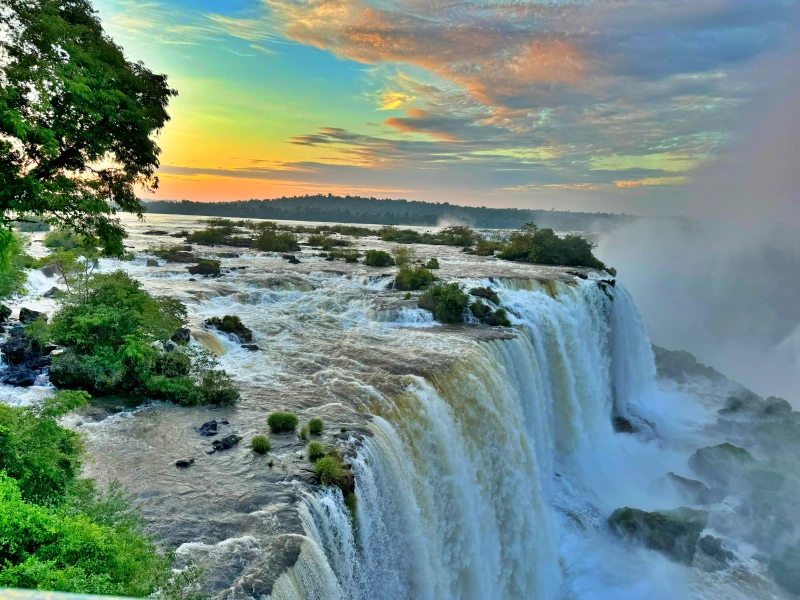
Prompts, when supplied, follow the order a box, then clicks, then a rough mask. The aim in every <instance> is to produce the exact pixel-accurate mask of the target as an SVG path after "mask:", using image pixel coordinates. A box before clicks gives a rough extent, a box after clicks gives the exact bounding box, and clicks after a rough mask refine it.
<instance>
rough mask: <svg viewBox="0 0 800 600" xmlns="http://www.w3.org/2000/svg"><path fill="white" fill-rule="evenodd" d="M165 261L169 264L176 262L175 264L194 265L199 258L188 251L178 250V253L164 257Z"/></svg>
mask: <svg viewBox="0 0 800 600" xmlns="http://www.w3.org/2000/svg"><path fill="white" fill-rule="evenodd" d="M189 249H190V250H191V246H189ZM163 258H164V260H166V261H167V262H174V263H193V262H197V257H196V256H195V255H194V254H192V253H191V252H189V251H188V250H178V251H177V252H173V253H172V254H168V255H167V256H164V257H163Z"/></svg>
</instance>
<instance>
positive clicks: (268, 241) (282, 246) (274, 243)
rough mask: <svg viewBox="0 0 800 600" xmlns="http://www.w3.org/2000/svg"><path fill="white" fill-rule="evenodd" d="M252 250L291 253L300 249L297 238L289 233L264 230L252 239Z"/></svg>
mask: <svg viewBox="0 0 800 600" xmlns="http://www.w3.org/2000/svg"><path fill="white" fill-rule="evenodd" d="M252 246H253V248H255V249H256V250H262V251H264V252H293V251H295V250H299V249H300V245H299V244H298V243H297V237H296V236H295V235H294V234H292V233H289V232H280V233H279V232H276V231H273V230H271V229H264V230H263V231H262V232H261V233H259V234H258V236H256V237H255V239H253V244H252Z"/></svg>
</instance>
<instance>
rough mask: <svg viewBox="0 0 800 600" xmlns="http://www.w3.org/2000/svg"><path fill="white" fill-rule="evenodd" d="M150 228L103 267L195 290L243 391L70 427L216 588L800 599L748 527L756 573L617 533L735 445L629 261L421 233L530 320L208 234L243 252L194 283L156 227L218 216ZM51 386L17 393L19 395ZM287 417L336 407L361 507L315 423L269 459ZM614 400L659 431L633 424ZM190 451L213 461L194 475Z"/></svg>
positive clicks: (179, 294)
mask: <svg viewBox="0 0 800 600" xmlns="http://www.w3.org/2000/svg"><path fill="white" fill-rule="evenodd" d="M127 225H128V229H129V231H130V233H131V237H130V239H129V244H130V245H131V246H132V248H131V249H132V250H134V251H135V252H136V258H135V260H133V261H131V262H117V261H110V260H109V261H105V260H104V261H103V262H102V265H101V268H102V269H103V270H112V269H117V268H121V269H124V270H126V271H127V272H129V273H130V274H131V275H133V276H134V277H136V278H137V279H139V280H140V281H141V282H142V283H143V285H144V287H145V288H146V289H147V290H148V291H150V292H152V293H154V294H156V295H171V296H173V297H176V298H178V299H179V300H181V301H182V302H184V303H185V304H186V305H187V307H188V309H189V314H190V327H191V328H192V329H193V330H194V331H195V332H197V333H195V334H194V339H193V341H192V343H193V344H198V345H203V346H205V347H206V348H209V349H213V350H215V352H216V353H217V354H221V356H220V357H219V363H220V366H221V367H222V368H224V369H226V370H227V371H228V372H229V373H230V374H231V375H232V376H233V377H234V378H235V379H236V380H237V381H238V382H239V383H240V384H241V386H242V401H241V402H240V403H239V404H238V405H237V406H236V407H235V408H226V409H220V410H214V409H209V408H180V407H175V406H171V405H168V404H164V403H153V402H148V403H146V404H145V405H142V406H138V407H131V406H126V405H125V403H123V402H120V401H114V400H108V401H105V402H104V403H101V406H99V407H95V408H93V409H91V410H88V411H84V412H83V413H81V414H77V415H73V416H71V417H70V418H69V423H70V424H71V425H72V426H74V427H76V428H77V429H78V430H79V431H81V432H83V433H85V434H86V438H87V441H88V446H89V450H90V455H91V461H90V463H89V464H88V465H87V466H86V469H85V471H86V474H87V475H88V476H92V477H96V478H98V479H99V480H100V481H102V482H109V481H111V480H118V481H120V482H121V483H122V484H123V485H124V486H125V487H126V488H127V489H128V490H130V491H131V492H132V493H133V494H135V496H136V498H137V499H138V501H139V503H140V504H141V506H142V510H143V513H144V516H145V518H146V519H147V521H148V523H149V528H150V530H151V532H152V533H153V534H154V535H155V536H156V537H157V538H158V539H159V540H160V541H161V542H162V543H164V544H166V545H169V546H172V547H176V548H177V556H178V562H177V565H176V566H178V567H181V566H183V565H185V564H187V563H188V562H189V561H192V562H195V563H198V564H201V565H202V566H203V567H204V569H205V582H206V583H205V585H206V591H207V594H208V596H209V597H215V596H220V597H223V598H266V597H272V598H276V599H294V598H311V599H316V598H320V599H328V598H330V599H354V600H355V599H364V600H366V599H404V598H408V599H428V598H429V599H459V598H460V599H473V598H474V599H478V598H481V599H493V598H497V599H501V598H503V599H506V598H507V599H518V598H539V599H543V600H549V599H554V600H555V599H564V600H567V599H581V600H583V599H598V600H600V599H603V600H606V599H608V600H611V599H614V600H625V599H641V598H647V599H648V600H661V599H664V600H667V599H669V600H674V599H676V598H703V599H708V600H711V599H720V598H725V599H731V600H736V599H742V600H744V599H761V598H763V599H766V598H782V597H783V596H782V595H781V594H782V592H780V591H779V590H778V589H777V588H776V587H775V586H774V585H773V584H772V583H771V582H770V580H769V579H768V577H767V576H766V575H765V567H764V566H763V564H762V563H760V562H758V561H757V560H755V559H754V558H753V556H754V555H755V554H756V553H755V550H754V549H752V548H749V547H747V546H746V545H745V544H740V543H739V542H738V541H737V540H727V543H728V544H729V545H733V546H735V547H736V550H737V557H738V561H737V564H736V565H735V567H732V568H727V569H723V570H720V569H712V568H702V565H700V566H697V565H696V566H695V567H692V568H689V567H684V566H681V565H677V564H675V563H672V562H670V561H668V560H667V559H666V558H664V557H663V556H661V555H659V554H656V553H653V552H650V551H647V550H644V549H642V548H638V547H635V546H631V545H629V544H626V543H624V542H622V541H620V540H618V539H616V538H615V537H613V536H612V535H610V534H609V532H608V530H607V527H606V525H605V519H606V517H607V516H608V515H609V514H610V513H611V512H612V511H613V510H614V509H615V508H618V507H621V506H636V507H639V508H643V509H646V510H652V509H664V508H673V507H675V506H676V504H674V503H673V502H674V501H673V499H670V498H664V497H653V494H651V493H650V492H648V491H647V490H648V486H649V484H650V483H651V482H652V481H653V480H655V479H657V478H658V477H661V476H662V475H664V474H665V473H666V472H668V471H674V472H676V473H678V474H681V475H686V476H691V474H690V473H688V472H687V467H686V462H687V459H688V457H689V456H690V455H691V454H692V453H693V452H694V451H695V450H696V449H697V448H698V447H700V446H703V445H706V444H708V443H711V442H713V441H714V440H713V439H712V437H711V434H709V433H708V426H709V425H710V424H711V423H712V422H713V419H714V411H715V410H716V408H719V406H715V405H713V402H711V401H709V400H708V398H710V397H712V396H713V394H712V395H709V394H706V395H705V396H702V397H701V395H699V394H697V395H693V394H692V393H691V392H690V391H687V390H686V389H677V388H675V387H674V386H672V387H670V386H664V385H660V384H659V382H658V381H657V380H656V369H655V365H654V361H653V354H652V351H651V347H650V342H649V340H648V338H647V335H646V332H645V327H644V324H643V323H642V320H641V318H640V316H639V313H638V311H637V309H636V306H635V303H634V300H633V299H632V298H631V297H630V295H629V294H628V293H627V291H626V290H625V288H624V285H623V282H624V274H622V277H621V278H620V282H618V283H617V285H616V287H615V288H609V287H605V289H603V287H601V286H599V285H598V283H597V280H598V279H602V278H607V277H606V276H604V275H601V274H597V273H591V272H588V271H584V270H581V269H571V270H565V269H561V268H554V267H537V266H533V265H520V264H511V263H505V262H502V261H499V260H497V259H494V258H485V257H476V256H469V255H466V254H464V253H462V252H460V249H458V248H449V247H440V246H417V247H415V251H416V253H417V256H418V258H420V259H422V260H423V261H427V260H428V258H431V257H433V256H436V257H437V258H438V260H439V262H440V263H441V264H442V269H441V271H440V272H439V273H437V274H438V275H439V276H440V277H442V278H443V279H446V280H458V281H461V282H463V283H464V284H465V286H466V287H468V288H470V287H475V286H479V285H485V286H491V287H492V288H494V289H495V290H496V291H497V292H498V295H499V297H500V303H501V304H502V305H503V306H504V307H506V308H507V309H508V310H509V314H510V318H511V321H512V324H513V327H512V328H508V329H502V328H496V329H491V328H487V327H484V326H480V325H464V326H442V325H439V324H436V323H434V322H432V320H431V317H430V315H429V313H426V312H425V311H422V310H420V309H418V308H416V304H415V301H414V300H413V299H412V300H406V299H405V297H404V294H403V293H401V292H395V291H393V290H391V289H388V287H387V286H388V284H389V283H390V282H391V280H392V277H391V275H392V273H393V271H394V270H393V269H391V268H389V269H374V268H368V267H365V266H364V265H361V264H359V265H351V264H345V263H343V262H341V261H337V262H328V261H325V260H324V259H322V258H319V257H316V256H314V255H315V254H316V253H315V251H313V250H312V249H310V248H308V247H304V249H303V250H302V252H298V253H296V254H297V256H298V258H299V259H300V261H301V263H300V264H299V265H290V264H289V263H288V262H287V261H285V260H283V259H282V258H281V256H280V255H278V254H270V253H260V252H254V251H250V250H242V249H235V248H219V247H217V248H204V247H202V246H195V251H196V252H197V253H198V254H199V255H201V256H203V257H209V258H216V257H220V255H221V253H225V252H233V253H239V254H240V256H238V257H227V256H226V257H224V258H221V260H222V267H223V276H222V277H220V278H217V279H207V278H193V277H192V276H190V275H189V274H188V273H187V272H186V269H185V266H184V265H178V264H167V263H164V262H163V261H160V262H161V264H160V265H159V266H158V267H147V266H146V264H145V261H146V259H147V258H153V256H152V254H150V253H148V248H151V247H153V246H154V245H158V244H162V243H175V241H176V240H175V239H174V238H170V237H165V236H157V235H156V236H153V235H147V234H146V233H147V231H148V230H159V229H166V230H170V231H173V230H181V229H187V230H192V229H196V228H199V227H201V226H202V224H201V223H200V221H199V219H196V218H191V217H177V216H159V215H154V216H151V217H148V221H147V222H146V223H139V222H136V221H128V222H127ZM34 237H35V238H40V237H41V236H40V235H38V236H34ZM357 243H358V244H359V246H361V247H362V248H381V249H389V248H390V247H391V244H386V243H383V242H380V241H378V240H376V239H375V238H365V239H362V240H359V241H357ZM41 251H42V249H41V247H40V245H38V242H36V241H34V245H33V249H32V252H33V253H37V252H41ZM582 277H585V278H582ZM52 285H56V282H55V280H54V279H53V278H46V277H44V276H41V274H39V273H37V274H35V275H34V276H33V277H32V280H31V289H32V291H31V293H30V294H29V295H28V296H27V297H25V298H23V299H21V300H20V301H19V302H17V306H19V305H24V306H28V307H31V308H38V309H42V310H48V311H52V310H53V308H54V306H53V304H52V302H51V301H49V300H46V299H42V298H41V297H40V294H41V293H42V292H43V291H45V290H46V289H49V287H51V286H52ZM226 314H234V315H237V316H239V317H240V318H241V319H242V321H243V322H244V323H245V325H247V326H248V327H250V328H251V329H252V330H253V332H254V339H253V342H254V343H256V344H257V345H258V346H259V347H260V351H258V352H249V351H247V350H245V349H243V348H242V347H241V346H239V344H238V343H236V341H235V340H234V339H232V338H230V337H227V336H225V335H223V334H219V333H215V332H212V333H211V334H210V335H204V334H202V333H199V331H200V328H201V324H202V321H203V320H204V319H206V318H209V317H212V316H223V315H226ZM211 336H213V337H211ZM47 393H49V389H48V388H47V387H42V386H37V387H34V388H30V389H28V390H26V391H22V392H21V391H20V390H15V389H12V388H6V387H3V388H2V389H0V398H2V399H3V400H5V401H7V402H14V403H25V402H30V401H32V400H34V399H35V398H37V397H39V396H41V395H43V394H47ZM275 410H290V411H292V412H295V413H297V414H298V415H299V416H300V419H301V421H307V420H308V419H309V418H312V417H320V418H322V419H323V420H324V422H325V425H326V428H325V431H324V433H323V436H322V439H323V441H324V442H325V443H326V444H327V445H330V446H336V447H338V448H339V449H340V450H341V451H342V452H343V453H344V454H345V455H346V456H347V457H348V460H349V462H350V463H351V464H352V469H353V472H354V474H355V479H356V497H357V509H356V511H355V518H353V517H352V516H351V513H350V511H349V510H348V509H347V507H346V506H345V504H344V501H343V498H342V494H341V492H339V490H338V489H335V488H320V487H318V486H316V485H315V483H314V480H313V474H312V467H311V466H310V463H309V462H308V460H307V459H306V458H305V457H304V456H303V454H304V449H305V442H303V441H301V440H299V439H298V437H297V435H294V434H283V435H273V436H272V439H273V449H272V451H271V452H270V453H268V454H267V455H265V456H260V455H256V454H254V453H252V452H251V451H249V450H248V448H247V442H248V441H249V439H250V438H251V437H252V436H253V435H255V434H257V433H266V429H267V427H266V417H267V415H268V414H269V413H270V412H272V411H275ZM614 415H619V416H624V417H627V418H629V419H631V420H633V421H634V422H638V423H645V424H648V425H647V426H646V427H643V428H642V430H641V432H640V433H639V434H637V435H630V434H619V433H615V432H614V431H613V429H612V416H614ZM212 418H215V419H217V420H222V419H225V420H227V421H228V425H224V426H222V428H221V431H222V434H225V433H227V432H231V433H234V432H235V433H238V434H239V435H241V436H243V438H244V441H243V442H242V443H241V444H240V445H239V446H238V447H235V448H234V449H231V450H228V451H225V452H217V453H214V454H208V451H209V449H210V443H211V439H209V438H205V437H202V436H200V435H199V433H198V431H197V427H198V426H199V425H201V424H202V423H203V422H204V421H207V420H210V419H212ZM179 458H194V459H195V463H194V465H193V466H192V467H191V468H189V469H177V468H175V466H174V465H173V462H174V461H175V460H176V459H179ZM721 510H724V507H723V508H721Z"/></svg>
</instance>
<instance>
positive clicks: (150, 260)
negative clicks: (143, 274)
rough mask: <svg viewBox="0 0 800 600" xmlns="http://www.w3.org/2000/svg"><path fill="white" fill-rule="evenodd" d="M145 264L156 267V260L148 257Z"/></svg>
mask: <svg viewBox="0 0 800 600" xmlns="http://www.w3.org/2000/svg"><path fill="white" fill-rule="evenodd" d="M146 264H147V266H148V267H157V266H158V261H157V260H153V259H152V258H148V259H147V263H146Z"/></svg>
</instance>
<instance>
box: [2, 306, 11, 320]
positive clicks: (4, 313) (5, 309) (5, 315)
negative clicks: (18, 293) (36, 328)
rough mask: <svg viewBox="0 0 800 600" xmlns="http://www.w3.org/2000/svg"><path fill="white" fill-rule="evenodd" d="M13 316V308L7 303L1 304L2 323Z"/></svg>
mask: <svg viewBox="0 0 800 600" xmlns="http://www.w3.org/2000/svg"><path fill="white" fill-rule="evenodd" d="M10 316H11V309H10V308H8V307H7V306H6V305H5V304H0V323H5V321H6V319H8V317H10Z"/></svg>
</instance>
